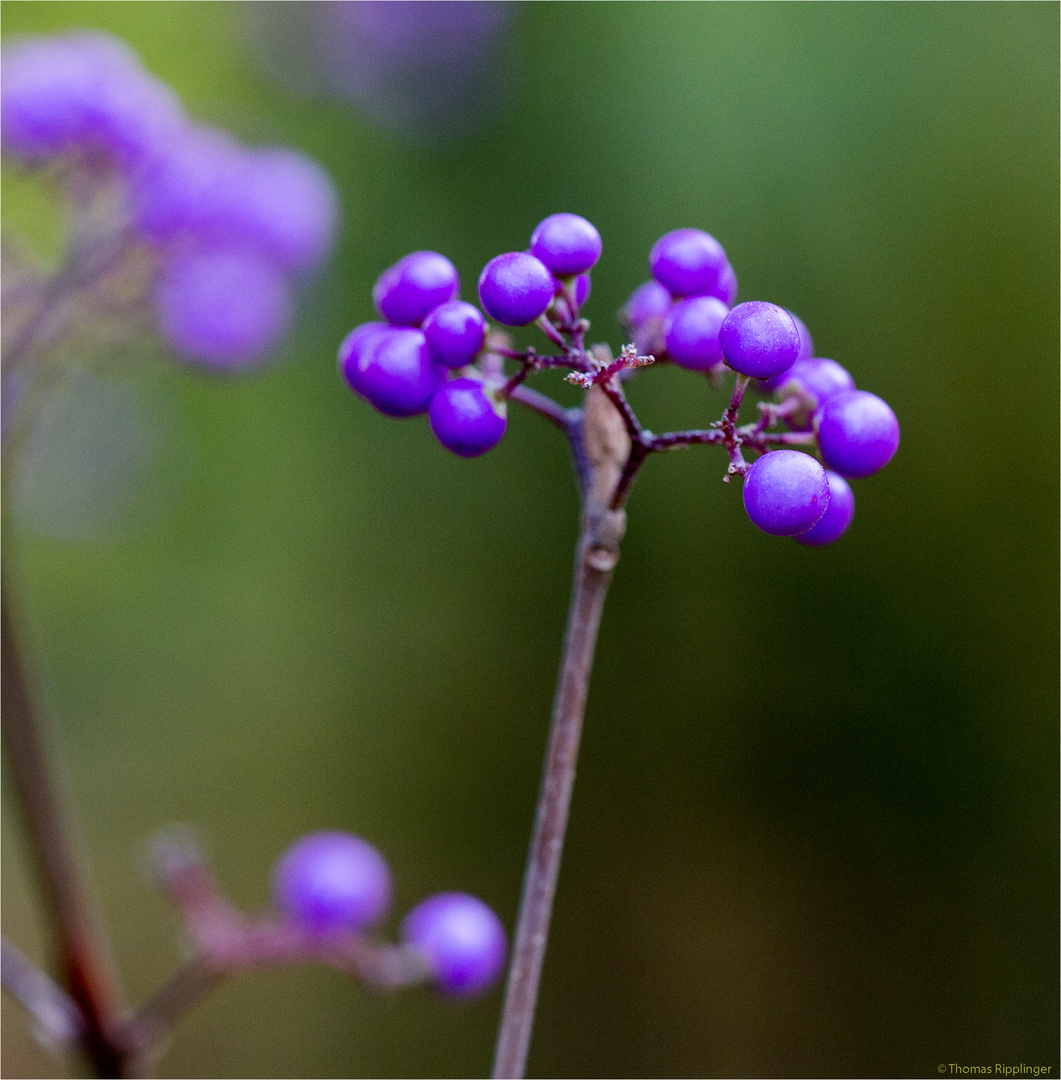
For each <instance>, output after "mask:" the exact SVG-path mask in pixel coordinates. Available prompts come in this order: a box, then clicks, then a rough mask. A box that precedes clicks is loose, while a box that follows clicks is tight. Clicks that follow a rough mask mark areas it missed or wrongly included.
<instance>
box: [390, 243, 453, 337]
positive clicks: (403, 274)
mask: <svg viewBox="0 0 1061 1080" xmlns="http://www.w3.org/2000/svg"><path fill="white" fill-rule="evenodd" d="M459 291H460V279H459V278H458V277H457V268H456V267H455V266H454V265H453V263H451V262H450V261H449V259H447V258H446V256H445V255H439V253H438V252H437V251H414V252H413V253H412V254H411V255H406V256H405V257H404V258H403V259H399V260H398V261H397V262H396V263H395V264H394V265H393V266H391V267H389V268H388V269H386V270H384V271H383V273H382V274H380V276H379V279H378V280H377V281H376V284H375V285H374V286H373V288H372V300H373V302H374V303H375V305H376V310H377V311H378V312H379V313H380V314H381V315H382V316H383V317H384V318H385V319H386V320H387V322H389V323H393V324H394V325H395V326H419V325H420V323H421V322H423V320H424V317H425V316H426V315H427V313H428V312H429V311H431V310H432V308H436V307H438V305H439V304H445V303H446V302H447V301H449V300H455V299H456V298H457V293H458V292H459Z"/></svg>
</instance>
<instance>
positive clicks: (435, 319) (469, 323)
mask: <svg viewBox="0 0 1061 1080" xmlns="http://www.w3.org/2000/svg"><path fill="white" fill-rule="evenodd" d="M422 329H423V331H424V337H425V338H426V339H427V347H428V349H429V350H430V352H431V355H432V356H433V357H434V358H435V360H437V361H438V362H439V363H440V364H444V365H445V366H446V367H448V368H462V367H464V366H465V365H466V364H470V363H471V362H472V360H473V359H475V355H476V353H478V352H479V350H480V349H481V348H482V347H483V342H484V341H485V340H486V320H485V319H484V318H483V313H482V312H481V311H480V310H479V309H478V308H477V307H476V306H475V305H474V304H469V303H467V302H466V301H464V300H451V301H449V303H447V304H439V306H438V307H437V308H435V309H434V310H432V311H431V313H430V314H429V315H428V316H427V318H426V319H424V325H423V328H422Z"/></svg>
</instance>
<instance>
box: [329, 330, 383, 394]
mask: <svg viewBox="0 0 1061 1080" xmlns="http://www.w3.org/2000/svg"><path fill="white" fill-rule="evenodd" d="M390 329H391V326H390V325H389V324H388V323H381V322H368V323H362V324H361V325H360V326H355V327H354V329H353V330H351V331H350V333H349V334H347V335H346V337H345V338H343V341H342V344H341V345H340V346H339V370H340V371H341V372H342V375H343V378H344V379H346V381H347V383H349V385H350V389H351V390H353V391H354V393H355V394H360V393H362V390H361V371H360V367H359V365H360V364H361V363H362V362H363V361H364V360H365V359H366V358H367V356H368V353H369V351H370V350H371V349H372V347H373V346H374V345H375V343H376V342H377V341H378V340H379V335H380V334H381V333H383V332H384V331H387V330H390Z"/></svg>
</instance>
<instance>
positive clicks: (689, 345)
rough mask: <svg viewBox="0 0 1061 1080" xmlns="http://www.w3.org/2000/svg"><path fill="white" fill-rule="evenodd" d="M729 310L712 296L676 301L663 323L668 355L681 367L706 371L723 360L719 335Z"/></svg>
mask: <svg viewBox="0 0 1061 1080" xmlns="http://www.w3.org/2000/svg"><path fill="white" fill-rule="evenodd" d="M728 314H729V309H728V308H727V307H726V305H725V304H723V303H722V301H721V300H719V299H717V298H716V297H714V296H692V297H689V299H687V300H679V301H678V303H676V304H675V305H674V306H673V307H672V308H671V309H670V313H669V314H668V315H667V317H666V319H664V321H663V340H664V343H665V344H666V347H667V355H668V356H669V357H670V358H671V359H672V360H673V361H674V362H675V363H676V364H679V365H680V366H681V367H684V368H689V369H691V370H692V371H706V370H707V369H708V368H711V367H714V366H715V365H716V364H718V363H720V362H721V360H722V351H721V349H720V348H719V344H718V332H719V329H720V327H721V326H722V323H723V320H724V319H725V318H726V316H727V315H728Z"/></svg>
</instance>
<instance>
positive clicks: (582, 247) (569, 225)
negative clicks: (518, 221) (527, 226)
mask: <svg viewBox="0 0 1061 1080" xmlns="http://www.w3.org/2000/svg"><path fill="white" fill-rule="evenodd" d="M530 253H531V254H532V255H533V256H534V257H535V258H537V259H541V261H542V262H543V263H544V264H545V265H546V266H547V267H548V268H549V269H550V270H551V271H552V272H553V273H554V274H556V275H557V277H567V276H570V275H571V274H581V273H584V272H585V271H586V270H589V269H590V267H592V266H594V265H595V264H596V262H597V260H598V259H599V258H600V254H601V237H600V233H599V232H597V230H596V229H595V228H594V227H593V226H592V225H591V224H590V223H589V222H588V221H587V220H586V219H585V218H584V217H579V216H578V214H551V215H550V216H549V217H547V218H546V219H545V220H544V221H543V222H541V223H540V224H539V225H538V227H537V228H536V229H535V230H534V233H533V234H532V235H531V245H530Z"/></svg>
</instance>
